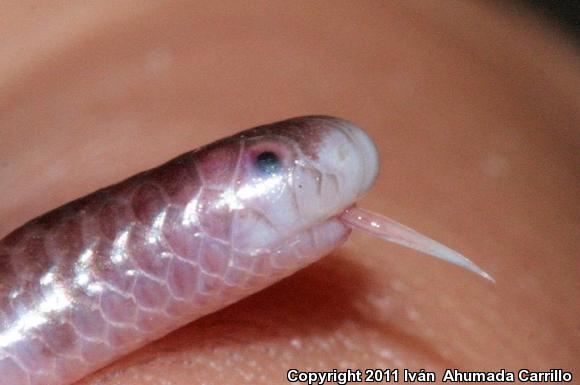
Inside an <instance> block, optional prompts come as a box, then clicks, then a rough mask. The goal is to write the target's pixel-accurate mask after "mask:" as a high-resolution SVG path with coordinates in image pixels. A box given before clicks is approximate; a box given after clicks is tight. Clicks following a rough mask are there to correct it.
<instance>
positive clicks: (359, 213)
mask: <svg viewBox="0 0 580 385" xmlns="http://www.w3.org/2000/svg"><path fill="white" fill-rule="evenodd" d="M339 218H340V220H341V221H342V222H343V223H345V224H346V225H347V226H349V227H351V228H353V229H355V230H360V231H362V232H364V233H366V234H369V235H372V236H375V237H379V238H382V239H384V240H385V241H387V242H393V243H397V244H399V245H402V246H406V247H409V248H411V249H414V250H417V251H420V252H422V253H425V254H428V255H431V256H433V257H436V258H439V259H442V260H444V261H447V262H450V263H453V264H454V265H457V266H460V267H462V268H464V269H467V270H469V271H471V272H474V273H476V274H478V275H479V276H481V277H483V278H485V279H488V280H490V281H491V282H495V280H494V279H493V277H492V276H491V275H489V274H488V273H487V272H485V271H484V270H483V269H481V268H480V267H479V266H477V265H476V264H475V263H473V262H471V261H470V260H469V259H467V258H466V257H464V256H463V255H461V254H459V253H458V252H456V251H454V250H451V249H450V248H448V247H447V246H445V245H442V244H441V243H439V242H436V241H434V240H433V239H431V238H428V237H426V236H424V235H422V234H419V233H418V232H416V231H415V230H413V229H411V228H409V227H407V226H404V225H402V224H400V223H398V222H395V221H393V220H392V219H389V218H386V217H384V216H382V215H380V214H377V213H373V212H371V211H368V210H364V209H360V208H357V207H354V206H353V207H351V208H348V209H347V210H345V211H344V213H342V214H341V215H340V217H339Z"/></svg>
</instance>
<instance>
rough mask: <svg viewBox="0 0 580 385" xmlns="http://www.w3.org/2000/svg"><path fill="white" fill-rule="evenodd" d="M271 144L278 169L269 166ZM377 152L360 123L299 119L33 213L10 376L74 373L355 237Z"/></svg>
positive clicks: (10, 319)
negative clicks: (353, 218)
mask: <svg viewBox="0 0 580 385" xmlns="http://www.w3.org/2000/svg"><path fill="white" fill-rule="evenodd" d="M265 151H266V152H272V153H275V154H276V155H277V156H278V157H279V159H280V167H279V169H278V170H275V171H267V172H265V171H263V170H260V169H259V168H258V166H257V163H256V158H257V156H258V155H259V154H261V153H263V152H265ZM377 163H378V162H377V157H376V150H375V149H374V146H373V145H372V142H370V140H369V139H368V137H366V135H365V134H364V133H362V131H361V130H360V129H358V128H356V127H354V126H352V125H350V124H349V123H347V122H345V121H342V120H339V119H335V118H326V117H307V118H297V119H293V120H288V121H285V122H280V123H277V124H273V125H268V126H262V127H258V128H255V129H252V130H248V131H245V132H243V133H241V134H238V135H236V136H234V137H231V138H227V139H224V140H222V141H219V142H216V143H214V144H212V145H209V146H206V147H204V148H202V149H199V150H196V151H192V152H190V153H186V154H184V155H182V156H180V157H178V158H176V159H174V160H172V161H170V162H168V163H166V164H164V165H162V166H160V167H158V168H155V169H152V170H150V171H146V172H144V173H141V174H138V175H136V176H134V177H132V178H129V179H127V180H126V181H124V182H121V183H119V184H117V185H114V186H111V187H108V188H106V189H103V190H99V191H97V192H95V193H93V194H91V195H88V196H86V197H84V198H82V199H79V200H77V201H74V202H71V203H69V204H67V205H65V206H63V207H61V208H58V209H56V210H54V211H52V212H50V213H48V214H45V215H43V216H41V217H39V218H37V219H35V220H33V221H31V222H29V223H27V224H25V225H24V226H22V227H21V228H19V229H17V230H16V231H14V232H13V233H11V234H10V235H9V236H7V237H6V238H4V239H3V240H2V241H1V242H0V378H2V383H3V384H4V383H6V384H11V385H62V384H68V383H70V382H72V381H74V380H77V379H79V378H81V377H83V376H84V375H86V374H87V373H90V372H92V371H94V370H96V369H97V368H99V367H102V366H103V365H105V364H106V363H108V362H110V361H112V360H114V359H115V358H117V357H119V356H121V355H123V354H126V353H127V352H130V351H132V350H134V349H136V348H138V347H140V346H142V345H144V344H146V343H147V342H149V341H152V340H154V339H157V338H159V337H161V336H163V335H165V334H167V333H168V332H169V331H171V330H173V329H175V328H177V327H179V326H181V325H183V324H185V323H187V322H190V321H192V320H195V319H197V318H199V317H201V316H203V315H205V314H208V313H210V312H212V311H215V310H217V309H219V308H222V307H224V306H226V305H228V304H230V303H232V302H234V301H236V300H238V299H240V298H242V297H244V296H246V295H248V294H250V293H252V292H255V291H257V290H260V289H262V288H263V287H265V286H267V285H269V284H271V283H273V282H275V281H277V280H279V279H280V278H282V277H284V276H287V275H289V274H291V273H292V272H294V271H296V270H297V269H299V268H301V267H303V266H305V265H307V264H309V263H311V262H313V261H314V260H316V259H317V258H319V257H321V256H323V255H324V254H326V253H327V252H328V251H330V250H331V249H332V248H334V247H336V246H337V245H339V244H340V243H341V242H342V241H344V240H345V239H346V237H347V236H348V234H349V230H348V228H347V227H346V226H345V225H343V224H342V223H341V222H340V221H339V220H338V219H336V217H335V216H336V215H337V214H339V213H340V212H341V211H342V210H344V209H345V208H346V207H348V206H349V205H351V204H352V203H353V202H354V200H355V199H356V198H357V197H358V196H359V195H360V194H362V193H364V192H365V191H366V190H367V189H368V188H369V187H370V186H371V184H372V182H373V181H374V178H375V176H376V171H377ZM363 168H364V170H363V171H359V172H358V174H357V177H353V175H352V174H353V172H356V170H361V169H363Z"/></svg>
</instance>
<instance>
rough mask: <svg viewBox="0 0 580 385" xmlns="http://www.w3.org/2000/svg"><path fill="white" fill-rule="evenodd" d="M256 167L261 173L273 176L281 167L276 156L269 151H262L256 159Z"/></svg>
mask: <svg viewBox="0 0 580 385" xmlns="http://www.w3.org/2000/svg"><path fill="white" fill-rule="evenodd" d="M256 167H257V168H258V170H260V172H262V173H265V174H273V173H275V172H278V171H279V170H280V168H281V167H282V166H281V164H280V158H278V155H276V154H275V153H273V152H271V151H264V152H262V153H260V154H259V155H258V156H257V157H256Z"/></svg>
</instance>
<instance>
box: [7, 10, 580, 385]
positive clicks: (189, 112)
mask: <svg viewBox="0 0 580 385" xmlns="http://www.w3.org/2000/svg"><path fill="white" fill-rule="evenodd" d="M577 10H578V6H577V4H576V2H573V1H551V2H549V1H542V2H540V1H527V2H526V1H523V0H521V1H518V2H516V1H514V2H510V1H496V2H489V1H476V0H473V1H468V0H466V1H441V0H437V1H435V0H407V1H382V0H376V1H371V0H369V1H338V0H332V1H331V0H328V1H323V0H321V1H292V2H288V1H281V0H280V1H275V0H270V1H252V2H240V1H234V0H230V1H228V0H222V1H215V2H195V1H147V2H144V1H138V0H133V1H124V2H119V1H113V0H102V1H98V2H70V1H62V0H46V1H42V2H38V1H27V0H22V1H18V2H16V1H3V2H0V191H1V192H2V199H0V218H1V220H0V234H1V235H4V234H6V233H7V232H9V231H10V230H12V229H14V228H15V227H17V226H19V225H20V224H22V223H23V222H25V221H26V220H28V219H31V218H33V217H35V216H36V215H39V214H41V213H43V212H46V211H47V210H49V209H52V208H54V207H57V206H58V205H60V204H63V203H66V202H68V201H70V200H72V199H74V198H77V197H79V196H82V195H84V194H87V193H89V192H92V191H94V190H95V189H97V188H100V187H102V186H106V185H109V184H111V183H114V182H116V181H119V180H122V179H124V178H126V177H127V176H129V175H132V174H134V173H136V172H139V171H142V170H144V169H146V168H148V167H153V166H155V165H158V164H160V163H162V162H164V161H166V160H168V159H170V158H172V157H174V156H176V155H178V154H180V153H182V152H185V151H189V150H191V149H192V148H196V147H198V146H200V145H202V144H205V143H208V142H210V141H213V140H215V139H218V138H221V137H223V136H226V135H229V134H232V133H234V132H237V131H239V130H241V129H245V128H248V127H252V126H256V125H258V124H263V123H267V122H272V121H276V120H281V119H285V118H288V117H291V116H297V115H308V114H328V115H337V116H341V117H344V118H347V119H349V120H352V121H353V122H355V123H357V124H358V125H360V126H361V127H363V128H365V129H366V130H367V131H368V132H369V134H370V135H371V137H372V138H373V139H375V141H376V142H377V145H378V147H379V151H380V154H381V162H382V170H381V174H380V176H379V178H378V181H377V184H376V186H375V187H374V188H373V189H372V190H371V192H370V193H369V194H368V196H366V197H365V198H364V199H363V200H362V201H361V202H360V203H361V206H364V207H367V208H369V209H372V210H375V211H378V212H381V213H383V214H385V215H388V216H390V217H392V218H393V219H395V220H397V221H400V222H402V223H405V224H407V225H409V226H411V227H413V228H415V229H417V230H419V231H421V232H423V233H425V234H426V235H428V236H430V237H433V238H434V239H437V240H438V241H441V242H443V243H445V244H447V245H449V246H451V247H452V248H454V249H457V250H460V251H461V252H463V253H464V254H466V255H467V256H469V257H470V258H471V259H472V260H474V261H475V262H476V263H477V264H478V265H480V266H482V267H483V268H484V269H485V270H487V271H489V272H490V273H491V274H492V275H493V276H494V278H495V279H496V281H497V285H494V286H490V285H488V283H487V282H483V280H479V279H478V278H477V277H475V276H474V275H473V274H468V273H464V272H462V271H460V270H459V269H456V268H454V267H450V266H448V265H447V264H444V263H438V262H437V261H430V260H427V259H426V258H425V257H423V256H420V255H418V254H417V253H414V252H412V251H409V250H403V249H401V248H398V247H396V246H394V245H386V244H384V243H381V242H380V241H378V240H372V239H368V238H366V237H364V236H362V235H358V234H355V235H353V237H352V238H351V239H350V240H349V241H348V242H347V243H346V244H345V245H344V246H343V247H341V248H340V249H339V250H337V251H336V252H335V253H333V254H332V255H330V256H328V257H327V258H324V259H323V260H321V261H320V262H319V263H317V264H315V265H313V266H311V267H309V268H308V269H305V270H304V271H302V272H300V273H299V274H297V275H295V276H293V277H290V278H289V279H287V280H285V281H284V282H281V283H280V284H278V285H274V286H273V287H271V288H269V289H267V290H265V291H263V292H261V293H259V294H258V295H255V296H252V297H251V298H249V299H247V300H245V301H242V302H241V303H238V304H236V305H234V306H232V307H229V308H228V309H226V310H225V311H221V312H218V313H216V314H213V315H211V316H209V317H206V318H204V319H203V320H201V321H200V322H196V323H194V324H193V325H189V326H187V327H185V328H183V329H181V330H179V331H176V332H175V333H173V334H171V335H169V336H167V337H166V338H164V339H162V340H160V341H158V342H157V343H155V344H152V345H150V346H148V347H147V348H145V349H143V350H141V351H139V352H136V353H134V354H132V355H131V356H129V357H128V358H126V359H124V360H121V361H119V362H117V363H115V364H114V365H112V366H111V367H109V368H107V369H105V370H104V371H102V372H100V373H98V374H95V375H94V376H93V377H92V378H90V379H87V380H86V381H85V382H84V384H99V385H114V384H119V383H123V384H125V385H133V384H135V385H137V384H139V385H151V384H165V383H167V384H171V385H191V384H192V383H205V384H224V383H237V384H246V383H247V384H262V383H264V384H271V383H285V380H284V379H285V377H284V376H285V373H286V370H287V369H288V367H298V368H320V369H329V368H348V367H350V368H364V367H371V368H373V367H391V368H405V367H406V368H427V369H430V370H441V369H443V368H446V367H461V368H468V369H472V370H498V369H499V368H507V369H512V370H517V369H518V368H523V367H527V368H534V369H550V368H563V369H566V370H575V371H576V372H577V371H578V362H577V361H578V360H577V358H574V357H579V356H580V333H579V328H578V319H580V305H579V303H578V298H577V293H578V292H580V279H579V278H580V263H579V261H578V255H579V250H580V239H579V238H578V229H579V228H580V221H579V218H580V216H579V215H578V202H579V201H580V185H579V183H578V181H579V180H580V179H579V178H580V175H579V173H578V170H579V168H578V164H580V152H579V151H578V148H579V146H580V107H579V106H580V94H579V93H578V90H579V89H580V65H579V63H580V60H579V57H578V49H577V46H578V44H577V40H576V39H577V37H576V36H578V35H577V32H578V28H577V27H578V19H577V15H578V12H577Z"/></svg>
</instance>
